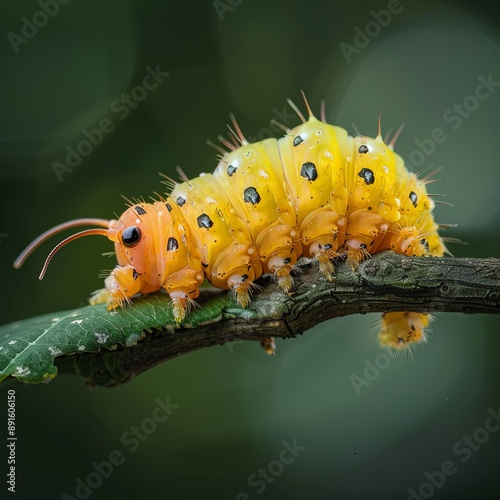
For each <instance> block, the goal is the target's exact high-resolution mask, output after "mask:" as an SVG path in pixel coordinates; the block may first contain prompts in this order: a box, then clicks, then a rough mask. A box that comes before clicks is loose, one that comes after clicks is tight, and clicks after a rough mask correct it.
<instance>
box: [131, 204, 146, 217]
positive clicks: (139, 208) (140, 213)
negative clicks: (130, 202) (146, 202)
mask: <svg viewBox="0 0 500 500" xmlns="http://www.w3.org/2000/svg"><path fill="white" fill-rule="evenodd" d="M134 209H135V211H136V213H137V215H144V214H145V213H146V210H144V208H142V207H140V206H139V205H137V206H136V207H134Z"/></svg>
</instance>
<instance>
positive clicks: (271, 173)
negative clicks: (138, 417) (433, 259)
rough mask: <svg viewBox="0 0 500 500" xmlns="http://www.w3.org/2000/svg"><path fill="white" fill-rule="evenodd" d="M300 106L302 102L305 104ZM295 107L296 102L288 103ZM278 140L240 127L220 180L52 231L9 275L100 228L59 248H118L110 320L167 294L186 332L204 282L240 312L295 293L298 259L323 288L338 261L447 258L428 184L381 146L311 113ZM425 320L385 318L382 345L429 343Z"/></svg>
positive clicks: (109, 285) (110, 280)
mask: <svg viewBox="0 0 500 500" xmlns="http://www.w3.org/2000/svg"><path fill="white" fill-rule="evenodd" d="M304 99H305V97H304ZM289 102H290V101H289ZM290 104H291V105H292V107H293V108H294V109H295V111H296V112H297V114H298V115H299V117H300V118H301V119H302V124H300V125H299V126H297V127H295V128H294V129H292V130H288V129H286V128H285V127H284V126H283V128H284V129H285V130H286V135H285V136H284V137H282V138H281V139H279V140H276V139H266V140H264V141H260V142H256V143H253V144H249V143H248V142H247V140H246V139H245V137H244V136H243V134H242V133H241V131H240V129H239V127H238V125H237V123H236V121H235V120H234V118H233V124H234V127H235V131H232V133H233V137H232V142H230V141H228V140H226V139H222V140H221V142H222V143H223V145H224V146H226V149H227V150H228V151H226V150H225V149H223V148H220V147H218V146H216V148H217V149H218V150H219V151H220V152H221V158H220V162H219V164H218V165H217V168H216V169H215V171H214V173H213V174H201V175H200V176H199V177H196V178H195V179H191V180H188V179H184V182H182V183H177V182H175V181H172V180H170V183H171V184H172V186H171V187H172V191H171V192H170V193H168V194H166V195H165V196H164V197H160V199H159V200H158V201H156V202H154V203H135V204H131V205H130V207H129V208H128V209H127V210H126V211H125V212H124V213H123V214H122V215H121V216H120V218H119V219H118V220H105V219H77V220H73V221H69V222H66V223H64V224H61V225H59V226H56V227H54V228H52V229H51V230H49V231H47V232H46V233H44V234H42V235H41V236H40V237H38V238H37V239H36V240H35V241H34V242H33V243H32V244H31V245H29V246H28V247H27V248H26V249H25V250H24V252H23V253H22V254H21V255H20V256H19V258H18V259H17V260H16V262H15V263H14V266H15V267H20V266H21V265H22V263H23V262H24V261H25V260H26V258H27V257H28V255H29V254H30V253H31V252H32V251H33V250H34V249H35V248H36V247H37V246H38V245H39V244H40V243H42V242H43V241H45V240H46V239H48V238H49V237H51V236H52V235H54V234H56V233H58V232H59V231H61V230H63V229H67V228H69V227H75V226H81V225H83V224H86V225H94V226H99V227H98V228H94V229H87V230H84V231H81V232H79V233H76V234H74V235H72V236H70V237H69V238H66V239H65V240H63V241H62V242H61V243H60V244H59V245H57V246H56V247H55V248H54V249H53V250H52V252H51V253H50V254H49V256H48V257H47V260H46V262H45V265H44V268H43V270H42V273H41V275H40V279H41V278H42V277H43V275H44V274H45V271H46V269H47V266H48V264H49V262H50V259H51V258H52V256H53V255H54V254H55V253H56V252H57V250H59V248H61V247H62V246H63V245H65V244H66V243H68V242H70V241H72V240H74V239H77V238H80V237H82V236H87V235H91V234H99V235H104V236H107V237H108V238H109V239H110V240H111V241H113V242H114V244H115V253H116V258H117V261H118V265H117V266H116V267H115V269H114V270H113V271H112V272H111V274H110V275H109V276H108V277H107V278H106V280H105V286H106V289H105V291H104V293H103V292H101V293H99V294H97V295H96V296H94V297H93V298H92V299H91V302H93V303H98V302H102V301H107V304H108V308H109V309H114V308H116V307H118V306H121V307H122V306H124V305H125V304H126V303H127V302H130V298H131V297H132V296H133V295H135V294H137V293H142V294H147V293H151V292H154V291H157V290H159V289H162V288H163V289H164V290H166V291H167V292H168V294H169V296H170V299H171V301H172V306H173V311H174V316H175V319H176V321H177V322H178V323H180V322H181V321H182V320H183V319H184V317H185V315H186V312H187V310H188V308H189V305H190V303H191V302H192V301H193V300H194V299H196V298H197V297H198V295H199V292H200V290H199V287H200V285H201V284H202V282H203V281H204V279H205V278H206V279H207V280H208V281H209V282H210V283H211V284H212V285H213V286H215V287H217V288H221V289H224V290H230V291H231V293H233V294H234V296H235V299H236V301H237V302H238V304H239V305H240V306H241V307H247V306H248V305H249V304H250V302H251V291H252V287H253V286H254V282H255V280H257V279H258V278H259V277H260V276H262V275H263V274H266V273H270V274H272V275H273V276H274V278H275V279H276V281H277V283H278V285H279V286H280V287H281V288H282V289H283V291H284V292H288V291H290V289H291V288H292V286H293V279H292V276H291V272H292V271H293V269H294V267H295V266H296V264H297V261H298V259H299V258H301V257H306V258H309V259H313V260H314V261H316V262H317V263H318V264H319V271H320V272H321V273H322V274H323V275H324V277H325V278H326V279H328V280H333V279H334V266H333V263H332V259H334V258H335V257H338V256H340V255H342V254H345V255H346V256H347V260H348V262H349V264H350V265H351V266H352V267H353V268H355V267H356V266H357V265H358V263H359V262H361V261H362V260H363V259H365V258H367V257H369V256H370V255H373V254H375V253H378V252H381V251H383V250H392V251H394V252H397V253H400V254H404V255H408V256H412V255H417V256H422V255H434V256H441V255H443V253H444V252H445V251H446V248H445V246H444V244H443V240H442V239H441V238H440V236H439V234H438V225H437V224H436V223H435V221H434V218H433V215H432V209H433V208H434V203H433V201H432V199H431V198H430V197H429V195H428V194H427V190H426V187H425V185H426V183H427V182H428V180H427V178H425V179H422V180H419V179H418V178H417V176H416V175H415V174H413V173H410V172H408V170H407V169H406V167H405V165H404V162H403V160H402V159H401V157H400V156H399V155H397V154H396V153H394V152H393V146H394V142H395V139H396V137H397V135H398V134H396V136H395V138H394V139H393V140H392V141H391V142H390V143H389V144H386V143H385V142H384V140H383V139H382V137H381V135H380V121H379V130H378V134H377V136H376V137H375V138H371V137H364V136H363V137H350V136H349V135H348V133H347V131H346V130H344V129H343V128H341V127H337V126H333V125H329V124H327V123H325V118H324V111H323V110H322V113H321V115H322V116H321V120H318V119H317V118H315V116H314V115H313V114H312V112H311V110H310V108H309V105H308V104H307V101H306V107H307V110H308V113H309V117H308V119H307V120H306V119H305V118H304V117H303V115H302V114H301V113H300V111H299V110H298V109H297V108H296V107H295V106H294V105H293V103H291V102H290ZM428 323H429V317H428V315H426V314H421V313H414V312H411V311H400V312H390V313H386V314H384V315H383V318H382V329H381V332H380V336H379V339H380V343H381V344H382V345H388V346H392V347H394V348H398V349H399V348H403V347H406V346H408V345H409V344H410V343H412V342H417V341H419V340H423V339H425V333H424V330H425V328H426V327H427V326H428Z"/></svg>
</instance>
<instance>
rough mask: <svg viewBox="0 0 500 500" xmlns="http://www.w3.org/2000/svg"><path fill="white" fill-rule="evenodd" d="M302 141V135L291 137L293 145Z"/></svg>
mask: <svg viewBox="0 0 500 500" xmlns="http://www.w3.org/2000/svg"><path fill="white" fill-rule="evenodd" d="M303 142H304V139H302V136H301V135H297V136H295V138H294V139H293V145H294V146H298V145H299V144H302V143H303Z"/></svg>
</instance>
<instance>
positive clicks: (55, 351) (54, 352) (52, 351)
mask: <svg viewBox="0 0 500 500" xmlns="http://www.w3.org/2000/svg"><path fill="white" fill-rule="evenodd" d="M49 352H50V354H52V356H59V354H62V351H61V350H59V349H58V348H57V347H49Z"/></svg>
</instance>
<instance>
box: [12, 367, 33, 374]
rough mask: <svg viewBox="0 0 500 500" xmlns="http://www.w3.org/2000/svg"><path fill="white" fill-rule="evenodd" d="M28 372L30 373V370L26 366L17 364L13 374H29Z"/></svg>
mask: <svg viewBox="0 0 500 500" xmlns="http://www.w3.org/2000/svg"><path fill="white" fill-rule="evenodd" d="M30 373H31V371H30V369H29V368H28V367H27V366H22V365H19V366H18V367H17V368H16V372H15V375H29V374H30Z"/></svg>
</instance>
